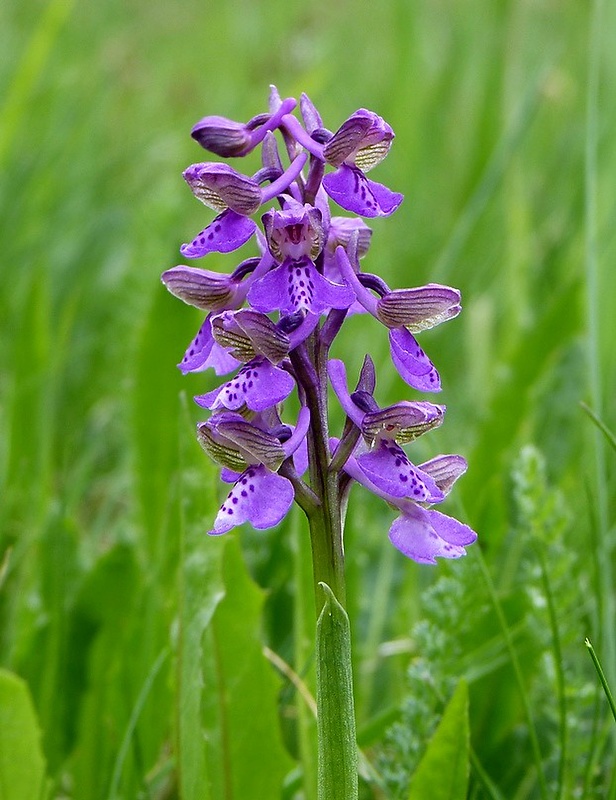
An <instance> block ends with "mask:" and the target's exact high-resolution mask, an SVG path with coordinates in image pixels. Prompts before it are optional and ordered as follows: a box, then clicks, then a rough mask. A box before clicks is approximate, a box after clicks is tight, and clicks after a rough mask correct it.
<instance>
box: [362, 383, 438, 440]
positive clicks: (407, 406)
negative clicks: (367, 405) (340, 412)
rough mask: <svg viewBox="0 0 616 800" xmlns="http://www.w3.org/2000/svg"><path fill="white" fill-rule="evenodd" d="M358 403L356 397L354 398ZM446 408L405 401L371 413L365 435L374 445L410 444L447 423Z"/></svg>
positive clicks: (366, 420)
mask: <svg viewBox="0 0 616 800" xmlns="http://www.w3.org/2000/svg"><path fill="white" fill-rule="evenodd" d="M351 399H354V395H351ZM444 415H445V406H438V405H435V404H434V403H426V402H421V401H418V402H410V401H406V400H403V401H401V402H399V403H395V404H394V405H391V406H387V407H386V408H379V409H378V410H375V411H368V412H367V413H366V414H365V416H364V418H363V421H362V426H361V427H362V434H363V435H364V437H365V438H366V439H368V440H370V441H374V440H375V439H377V438H383V439H395V440H396V441H397V442H398V443H399V444H407V443H408V442H412V441H414V440H415V439H417V438H419V437H420V436H421V435H422V434H424V433H427V432H428V431H430V430H432V429H433V428H437V427H438V426H439V425H441V423H442V422H443V418H444Z"/></svg>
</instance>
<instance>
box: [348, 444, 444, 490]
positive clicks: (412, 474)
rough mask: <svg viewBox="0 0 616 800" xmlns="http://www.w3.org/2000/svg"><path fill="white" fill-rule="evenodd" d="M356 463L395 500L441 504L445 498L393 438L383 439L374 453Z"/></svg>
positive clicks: (376, 484) (369, 453)
mask: <svg viewBox="0 0 616 800" xmlns="http://www.w3.org/2000/svg"><path fill="white" fill-rule="evenodd" d="M357 463H358V464H359V467H360V468H361V470H362V472H364V474H365V475H366V476H367V477H368V478H369V479H370V481H372V483H373V484H374V485H375V486H377V487H378V488H379V489H381V490H382V491H383V492H386V493H387V494H390V495H393V496H394V497H408V498H410V499H411V500H414V501H416V502H418V503H439V502H440V501H441V500H443V498H444V495H443V493H442V492H441V490H440V489H439V488H438V486H437V485H436V483H435V482H434V481H433V480H432V478H431V477H430V476H429V475H427V474H426V473H424V472H422V471H421V470H420V469H418V468H417V467H415V466H414V465H413V464H411V462H410V461H409V460H408V458H407V456H406V453H405V452H404V450H403V449H402V448H401V447H400V445H399V444H396V442H394V441H393V440H391V439H381V440H380V441H379V442H378V443H377V445H376V447H375V449H374V450H371V451H370V452H368V453H363V454H362V455H360V456H358V457H357Z"/></svg>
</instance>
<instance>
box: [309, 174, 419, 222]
mask: <svg viewBox="0 0 616 800" xmlns="http://www.w3.org/2000/svg"><path fill="white" fill-rule="evenodd" d="M323 186H324V188H325V191H326V192H327V194H328V195H329V196H330V197H331V198H332V200H335V202H336V203H338V205H339V206H341V207H342V208H344V209H346V210H347V211H351V212H353V213H354V214H361V216H362V217H388V216H389V215H390V214H393V213H394V211H395V210H396V209H397V208H398V206H399V205H400V203H401V202H402V200H403V199H404V196H403V195H401V194H400V193H398V192H392V191H391V189H388V188H387V187H386V186H383V184H382V183H376V182H375V181H371V180H368V178H366V176H365V175H364V173H363V172H362V171H361V170H359V169H357V167H349V166H348V165H346V164H342V166H340V167H338V169H337V170H336V171H335V172H330V173H329V174H328V175H326V176H325V177H324V178H323Z"/></svg>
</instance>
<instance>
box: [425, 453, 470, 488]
mask: <svg viewBox="0 0 616 800" xmlns="http://www.w3.org/2000/svg"><path fill="white" fill-rule="evenodd" d="M467 468H468V464H467V463H466V459H465V458H463V457H462V456H458V455H455V454H451V455H441V456H435V457H434V458H432V459H430V461H425V462H424V463H423V464H420V465H419V469H421V470H423V471H424V472H427V473H428V475H430V476H431V477H432V478H434V481H435V482H436V485H437V486H438V488H439V489H440V490H441V492H443V493H444V494H445V495H447V494H449V492H450V491H451V487H452V486H453V485H454V483H455V482H456V481H457V480H458V478H459V477H460V476H461V475H464V473H465V472H466V470H467Z"/></svg>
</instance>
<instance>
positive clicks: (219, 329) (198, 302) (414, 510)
mask: <svg viewBox="0 0 616 800" xmlns="http://www.w3.org/2000/svg"><path fill="white" fill-rule="evenodd" d="M296 105H297V104H296V101H295V100H294V99H293V98H287V99H285V100H282V99H281V97H280V95H279V93H278V91H277V89H276V88H275V87H271V91H270V97H269V112H268V113H266V114H260V115H258V116H256V117H253V119H251V120H250V121H249V122H247V123H246V124H243V123H238V122H234V121H233V120H229V119H227V118H225V117H219V116H209V117H204V118H203V119H201V120H200V121H199V122H198V123H197V124H196V125H195V126H194V128H193V130H192V136H193V138H194V139H195V140H196V141H197V142H198V143H199V144H200V145H201V146H202V147H204V148H205V149H206V150H210V151H211V152H214V153H216V154H217V155H219V156H222V157H223V158H233V157H241V156H244V155H246V154H248V153H249V152H251V151H252V150H254V149H255V147H257V146H259V145H261V163H262V167H261V169H259V170H258V171H257V172H256V173H255V174H253V175H252V176H249V175H244V174H242V173H241V172H238V171H237V170H235V169H233V168H232V167H230V166H229V165H228V164H225V163H210V162H200V163H196V164H193V165H191V166H190V167H188V169H187V170H185V172H184V178H185V180H186V182H187V184H188V185H189V187H190V189H191V190H192V192H193V194H194V195H195V197H197V199H198V200H199V201H200V202H202V203H203V204H204V205H206V206H208V207H209V208H211V209H213V210H214V211H215V212H216V214H217V216H216V217H215V219H214V220H213V221H212V222H211V223H210V224H209V225H207V227H205V228H204V229H203V230H202V231H201V232H200V233H199V234H198V235H197V236H196V237H195V238H194V239H193V240H192V241H191V242H189V243H186V244H184V245H183V246H182V248H181V252H182V254H183V255H184V256H186V257H188V258H200V257H202V256H205V255H207V254H209V253H212V252H219V253H229V252H233V251H235V250H237V249H238V248H239V247H241V246H243V245H244V244H246V243H248V242H249V240H250V239H251V238H252V237H256V243H257V246H258V248H259V251H260V255H258V256H255V257H252V258H247V259H245V260H244V261H242V263H241V264H239V266H237V267H236V268H235V270H233V272H231V273H230V274H221V273H218V272H214V271H212V270H205V269H197V268H195V267H190V266H185V265H178V266H176V267H173V268H171V269H169V270H167V271H166V272H165V273H164V274H163V276H162V280H163V282H164V283H165V286H166V287H167V289H168V290H169V291H170V292H171V293H172V294H174V295H175V296H176V297H178V298H180V299H181V300H182V301H183V302H185V303H187V304H189V305H192V306H195V307H196V308H199V309H201V310H202V311H204V312H206V313H207V317H206V318H205V320H204V322H203V324H202V325H201V327H200V329H199V331H198V333H197V335H196V336H195V338H194V339H193V341H192V342H191V344H190V345H189V347H188V349H187V351H186V353H185V355H184V358H183V360H182V362H181V364H179V367H180V369H181V370H182V372H199V371H202V370H206V369H209V368H211V369H213V370H214V372H215V373H216V374H217V375H225V376H229V374H230V373H235V374H234V376H233V377H230V376H229V377H227V378H226V379H225V382H224V383H223V384H222V385H221V386H218V387H217V388H215V389H213V390H212V391H209V392H207V393H205V394H201V395H197V397H196V398H195V400H196V402H197V404H198V405H199V406H201V407H204V408H207V409H209V410H210V411H211V412H212V414H211V416H210V418H209V419H208V420H206V421H205V422H201V423H200V424H199V425H198V429H197V435H198V439H199V442H200V443H201V445H202V446H203V448H204V449H205V450H206V452H207V453H208V454H209V455H210V456H211V457H212V458H213V459H214V460H215V461H217V462H218V463H219V464H220V465H221V467H222V472H221V477H222V479H223V481H226V482H229V483H232V484H233V485H232V487H231V490H230V492H229V494H228V496H227V498H226V500H225V501H224V503H223V504H222V506H221V508H220V510H219V512H218V514H217V516H216V520H215V522H214V525H213V528H212V530H211V531H210V533H211V534H220V533H225V532H226V531H229V530H231V529H232V528H234V527H236V526H237V525H240V524H242V523H243V522H249V523H251V524H252V525H253V527H255V528H258V529H262V528H267V527H271V526H272V525H276V524H277V523H278V522H280V520H281V519H282V518H283V517H284V516H285V514H286V513H287V511H288V509H289V507H290V505H291V503H292V502H293V500H294V499H295V501H296V502H297V503H298V504H299V505H300V506H301V507H302V508H303V510H304V511H305V513H306V515H307V517H308V520H309V524H310V525H311V528H312V526H313V524H317V525H318V526H320V527H318V528H317V529H315V530H316V531H317V533H316V535H317V536H321V535H322V533H323V531H325V530H330V529H331V530H330V532H331V533H332V536H333V537H339V538H340V537H341V536H342V517H343V509H344V506H345V502H346V501H345V491H346V487H347V486H348V484H349V481H350V480H351V479H352V480H355V481H357V482H358V483H361V484H362V485H363V486H364V487H366V488H368V489H369V490H370V491H371V492H373V493H374V494H376V495H377V496H379V497H381V498H382V499H384V500H386V501H387V502H388V503H389V504H390V505H391V506H393V507H394V508H396V509H397V510H398V512H399V514H398V517H397V519H396V520H395V521H394V522H393V524H392V525H391V528H390V531H389V537H390V539H391V541H392V542H393V544H394V545H395V546H396V547H397V548H398V549H399V550H400V551H401V552H403V553H404V554H405V555H407V556H409V557H410V558H414V559H415V560H416V561H419V562H421V563H435V561H436V558H437V557H446V558H457V557H459V556H461V555H463V554H464V553H465V547H466V546H467V545H468V544H471V543H472V542H473V541H474V539H475V533H474V532H473V531H472V530H471V529H470V528H468V527H467V526H465V525H463V524H462V523H460V522H458V521H457V520H454V519H452V518H450V517H447V516H446V515H444V514H442V513H441V512H440V511H436V510H435V509H434V508H432V506H434V505H436V504H439V503H441V502H442V501H443V500H444V498H445V496H446V494H447V493H448V492H449V490H450V489H451V486H452V485H453V483H454V482H455V480H456V479H457V478H458V477H459V476H460V475H461V474H462V473H463V472H464V471H465V470H466V462H465V461H464V459H463V458H462V457H461V456H455V455H441V456H437V457H436V458H434V459H432V460H431V461H427V462H425V463H423V464H419V465H416V464H414V463H413V462H412V461H411V460H410V459H409V457H408V456H407V454H406V452H405V450H404V445H406V444H408V443H409V442H411V441H413V440H414V439H416V438H417V437H418V436H421V435H423V434H424V433H426V432H428V431H430V430H431V429H432V428H435V427H437V426H439V425H440V424H441V423H442V421H443V418H444V413H445V407H444V406H442V405H436V404H434V403H429V402H424V401H413V402H411V401H401V402H398V403H394V404H393V405H390V406H387V407H385V408H381V407H380V406H379V405H378V404H377V402H376V400H375V399H374V394H373V393H374V388H375V383H376V376H375V371H374V365H373V364H372V362H371V361H370V359H369V357H367V359H366V361H365V362H364V367H363V368H362V373H361V375H360V379H359V383H358V386H357V389H356V390H355V391H354V392H353V393H350V392H349V388H348V386H347V380H346V371H345V367H344V364H343V362H342V361H338V360H331V361H328V357H329V350H330V347H331V345H332V343H333V341H334V338H335V337H336V335H337V333H338V331H339V330H340V328H341V326H342V325H343V323H344V320H345V319H346V317H347V316H348V315H349V314H352V313H369V314H371V315H372V316H373V317H375V318H376V319H377V320H378V321H379V322H381V323H382V324H383V325H385V327H386V328H387V329H388V332H389V341H390V351H391V357H392V361H393V363H394V365H395V366H396V368H397V370H398V372H399V373H400V375H401V376H402V378H403V379H404V380H405V381H406V382H407V383H408V384H409V385H411V386H412V387H414V388H415V389H418V390H423V391H439V390H440V377H439V375H438V372H437V371H436V368H435V367H434V365H433V363H432V361H431V360H430V359H429V358H428V356H427V355H426V354H425V353H424V351H423V350H422V349H421V347H420V346H419V344H418V343H417V340H416V339H415V334H417V333H419V332H421V331H423V330H426V329H428V328H431V327H433V326H435V325H437V324H439V323H441V322H444V321H445V320H447V319H451V318H452V317H454V316H456V315H457V314H458V313H459V312H460V293H459V292H458V291H457V290H456V289H452V288H450V287H448V286H441V285H439V284H428V285H427V286H421V287H418V288H411V289H394V290H392V289H390V288H389V286H387V284H386V283H385V282H384V281H383V280H382V279H381V278H380V277H378V276H377V275H373V274H371V273H368V272H362V271H360V268H359V259H360V258H361V257H363V256H364V255H365V254H366V253H367V251H368V248H369V245H370V239H371V235H372V231H371V229H370V228H369V227H368V226H367V225H366V223H365V222H364V221H363V219H362V217H368V218H371V217H377V216H389V215H390V214H392V213H393V212H394V211H395V210H396V208H397V207H398V206H399V204H400V203H401V201H402V199H403V198H402V195H401V194H399V193H396V192H393V191H391V190H390V189H388V188H387V187H385V186H383V185H382V184H379V183H375V182H374V181H371V180H369V179H368V178H367V177H366V173H367V172H368V171H369V170H370V169H372V168H373V167H375V166H376V165H377V164H379V163H380V162H381V161H382V160H383V158H384V157H385V156H386V155H387V153H388V152H389V149H390V147H391V144H392V141H393V138H394V132H393V130H392V129H391V127H390V126H389V125H388V124H387V123H386V122H385V121H384V120H383V119H382V118H381V117H380V116H378V115H377V114H375V113H373V112H372V111H369V110H367V109H364V108H360V109H359V110H358V111H356V112H355V113H354V114H352V115H351V116H350V117H349V118H348V119H347V120H346V121H345V122H343V124H342V125H341V126H340V127H339V128H338V130H337V131H336V132H335V133H331V131H329V130H328V129H327V128H325V127H324V125H323V121H322V119H321V116H320V114H319V112H318V110H317V109H316V107H315V106H314V104H313V103H312V101H311V100H310V99H309V98H308V97H307V96H306V95H305V94H303V95H302V96H301V100H300V108H299V110H300V113H301V121H300V120H299V119H297V118H296V117H295V116H294V115H293V113H292V112H294V109H295V107H296ZM279 144H281V145H282V146H280V148H279ZM281 154H282V157H281ZM285 163H286V164H288V166H286V168H285V166H284V164H285ZM328 168H329V169H330V171H329V172H327V174H326V170H327V169H328ZM331 200H334V201H335V202H336V203H337V204H338V205H339V206H341V207H342V208H344V209H346V210H347V211H349V212H351V213H352V214H355V215H358V216H354V217H338V216H332V213H331V210H330V205H331ZM259 211H260V216H261V226H262V230H263V232H261V226H259V225H258V224H257V222H255V220H254V219H253V218H252V217H253V216H255V215H256V214H257V212H259ZM328 377H329V381H330V382H331V385H332V387H333V389H334V392H335V394H336V395H337V397H338V399H339V401H340V403H341V405H342V407H343V409H344V410H345V412H346V414H347V420H346V424H345V429H344V432H343V435H342V438H341V439H340V440H339V441H338V440H336V439H331V440H330V439H329V434H328V430H329V423H328V420H327V418H326V416H327V394H328V391H327V390H328ZM295 390H296V391H297V398H298V400H299V404H300V408H301V411H300V413H299V416H298V419H297V424H296V426H295V427H293V426H288V425H286V424H285V423H284V422H283V419H282V417H283V405H284V404H285V401H287V399H288V398H289V397H290V396H291V395H292V394H293V393H294V392H295ZM310 420H312V424H309V423H310ZM336 493H337V494H336ZM336 497H337V500H336ZM336 503H337V505H336ZM328 515H329V516H328ZM336 515H338V517H339V520H338V522H336V519H335V518H336ZM338 523H339V524H338ZM332 541H333V540H332ZM331 553H332V554H337V555H334V556H333V557H335V558H340V557H341V554H342V553H343V545H342V541H341V538H340V541H338V540H337V541H336V543H335V544H332V548H331ZM315 563H316V562H315ZM340 566H341V565H340V563H338V564H337V565H336V566H335V568H334V572H335V571H336V570H339V569H340ZM331 574H334V573H331Z"/></svg>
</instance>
